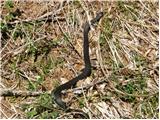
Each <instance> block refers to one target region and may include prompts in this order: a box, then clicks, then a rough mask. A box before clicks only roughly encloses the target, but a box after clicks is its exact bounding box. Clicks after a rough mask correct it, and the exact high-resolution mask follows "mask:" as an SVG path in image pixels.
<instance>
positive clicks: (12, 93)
mask: <svg viewBox="0 0 160 120" xmlns="http://www.w3.org/2000/svg"><path fill="white" fill-rule="evenodd" d="M41 94H44V92H42V91H39V92H34V91H21V90H12V89H5V90H1V92H0V95H1V96H4V97H6V96H16V97H27V96H39V95H41ZM48 94H49V93H48Z"/></svg>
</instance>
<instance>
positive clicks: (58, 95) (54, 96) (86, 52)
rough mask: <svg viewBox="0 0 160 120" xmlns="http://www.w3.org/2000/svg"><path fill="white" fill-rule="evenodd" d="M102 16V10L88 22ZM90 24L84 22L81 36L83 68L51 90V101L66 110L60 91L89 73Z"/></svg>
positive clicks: (92, 22)
mask: <svg viewBox="0 0 160 120" xmlns="http://www.w3.org/2000/svg"><path fill="white" fill-rule="evenodd" d="M102 16H103V12H99V13H98V14H97V16H96V17H95V18H94V19H92V20H91V21H90V24H91V25H94V24H95V23H96V22H98V21H99V20H100V19H101V18H102ZM90 24H89V22H86V24H85V25H84V31H83V36H84V43H83V54H84V63H85V68H84V69H83V72H82V73H81V74H79V75H78V76H77V77H75V78H73V79H71V80H70V81H68V82H66V83H64V84H62V85H60V86H59V87H57V88H56V89H54V90H52V92H51V96H52V99H53V101H55V102H56V103H57V104H58V105H59V106H60V107H61V108H63V109H64V110H66V109H67V108H68V106H67V105H66V103H65V102H63V101H62V99H61V91H62V90H67V89H70V88H71V87H72V86H75V85H76V83H77V82H78V81H79V80H82V79H85V78H86V77H88V76H90V75H91V62H90V56H89V41H88V33H89V31H90V29H91V28H90Z"/></svg>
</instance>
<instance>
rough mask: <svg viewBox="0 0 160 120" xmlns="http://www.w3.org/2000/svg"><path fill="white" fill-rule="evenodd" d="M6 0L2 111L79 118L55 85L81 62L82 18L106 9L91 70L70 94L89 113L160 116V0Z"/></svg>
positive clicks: (95, 35) (93, 44)
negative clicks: (61, 104) (55, 99)
mask: <svg viewBox="0 0 160 120" xmlns="http://www.w3.org/2000/svg"><path fill="white" fill-rule="evenodd" d="M1 4H2V6H1V8H2V9H1V10H2V11H1V12H2V16H1V26H0V27H1V35H2V36H1V84H0V85H1V90H2V92H1V95H2V96H1V109H0V110H1V118H12V119H13V118H74V117H75V116H74V115H73V113H65V112H64V111H62V110H61V109H59V108H58V107H57V106H56V105H55V104H52V102H51V97H50V91H51V90H52V89H53V88H54V87H56V86H58V85H60V84H62V83H64V82H66V81H68V80H70V79H71V78H73V77H74V76H76V75H77V74H79V72H80V70H81V69H82V68H83V59H82V56H83V53H82V44H83V41H82V39H83V35H82V32H83V24H84V23H85V21H87V20H90V19H92V18H93V17H94V16H95V15H96V12H98V11H100V10H102V11H104V12H105V16H104V17H103V18H102V20H101V22H100V23H99V24H98V25H97V27H96V29H95V30H92V31H91V32H90V34H89V35H90V55H91V60H92V65H93V66H94V69H93V71H92V75H91V76H90V77H89V78H87V79H86V80H84V81H81V82H79V83H78V84H77V88H74V89H71V90H68V91H66V92H65V93H66V94H65V95H64V99H65V100H66V101H68V103H69V104H70V106H71V107H72V108H78V109H81V110H83V111H84V112H86V113H88V115H89V117H90V118H95V119H97V118H101V119H107V118H117V119H118V118H141V119H142V118H148V119H153V118H157V119H158V118H159V116H158V114H159V108H158V104H159V103H158V101H159V99H158V98H159V84H158V83H159V82H158V77H159V69H158V66H159V64H158V60H159V58H158V44H159V41H158V35H159V29H158V24H159V21H158V18H159V16H158V10H159V9H158V1H151V0H150V1H135V2H131V1H128V2H127V1H126V2H121V1H117V2H116V1H113V2H110V1H103V2H98V1H94V2H87V1H85V2H84V1H78V0H77V1H73V2H71V1H70V2H63V1H62V2H54V1H51V2H49V1H37V2H32V1H30V2H21V1H14V2H12V1H5V2H1ZM82 86H83V87H82ZM8 90H9V92H7V93H6V91H8ZM10 92H13V93H14V94H10ZM73 92H74V94H73ZM31 93H32V94H31ZM8 95H10V96H8ZM37 95H38V96H37ZM4 96H5V97H4Z"/></svg>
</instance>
